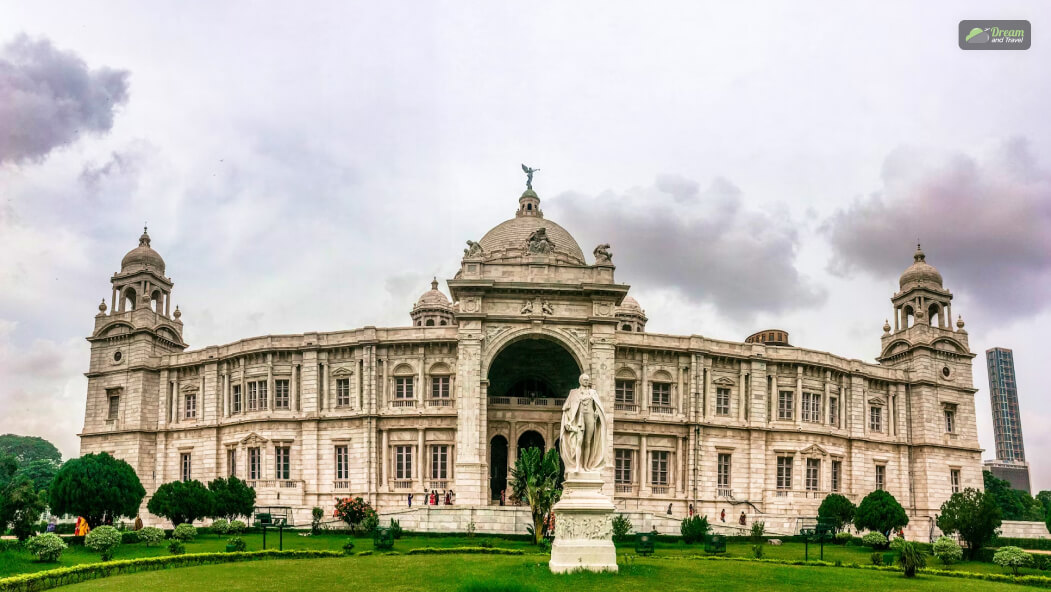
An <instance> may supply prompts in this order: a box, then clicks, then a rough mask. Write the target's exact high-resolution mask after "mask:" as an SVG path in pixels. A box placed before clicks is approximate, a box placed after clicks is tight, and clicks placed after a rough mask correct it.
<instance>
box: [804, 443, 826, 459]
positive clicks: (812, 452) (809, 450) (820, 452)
mask: <svg viewBox="0 0 1051 592" xmlns="http://www.w3.org/2000/svg"><path fill="white" fill-rule="evenodd" d="M799 454H802V455H803V456H828V451H827V450H825V449H824V448H822V447H820V446H818V445H817V444H811V445H810V446H808V447H806V448H804V449H803V450H800V451H799Z"/></svg>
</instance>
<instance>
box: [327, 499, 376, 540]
mask: <svg viewBox="0 0 1051 592" xmlns="http://www.w3.org/2000/svg"><path fill="white" fill-rule="evenodd" d="M336 517H337V518H339V519H340V520H342V521H344V522H346V523H347V524H348V525H350V527H351V528H355V527H358V528H361V529H362V530H364V531H365V532H371V531H372V530H375V527H376V525H378V524H379V515H378V514H377V513H376V510H374V509H372V505H371V504H369V503H368V502H367V501H365V500H363V499H361V498H360V497H356V498H354V499H351V498H349V497H345V498H343V499H341V500H338V501H337V502H336ZM369 526H371V527H372V528H368V527H369Z"/></svg>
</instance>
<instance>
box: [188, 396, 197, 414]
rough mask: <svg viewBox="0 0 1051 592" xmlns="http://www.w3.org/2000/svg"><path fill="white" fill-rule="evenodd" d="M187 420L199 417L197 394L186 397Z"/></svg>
mask: <svg viewBox="0 0 1051 592" xmlns="http://www.w3.org/2000/svg"><path fill="white" fill-rule="evenodd" d="M185 417H186V419H194V418H196V417H197V393H192V394H189V395H186V414H185Z"/></svg>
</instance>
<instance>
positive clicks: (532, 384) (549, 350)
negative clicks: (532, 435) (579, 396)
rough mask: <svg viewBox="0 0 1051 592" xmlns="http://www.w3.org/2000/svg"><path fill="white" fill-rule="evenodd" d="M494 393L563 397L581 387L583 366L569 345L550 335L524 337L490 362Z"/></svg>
mask: <svg viewBox="0 0 1051 592" xmlns="http://www.w3.org/2000/svg"><path fill="white" fill-rule="evenodd" d="M488 378H489V389H488V393H489V396H490V397H514V398H524V399H536V398H560V397H565V396H566V395H567V394H569V391H570V390H571V389H574V388H576V387H577V379H578V378H580V366H579V365H577V361H576V360H575V359H574V358H573V355H572V354H570V353H569V351H568V350H566V348H564V347H562V346H561V345H560V344H558V343H556V342H554V341H551V340H549V339H521V340H518V341H515V342H514V343H512V344H510V345H508V346H507V347H505V348H504V349H503V351H501V352H500V353H499V354H497V356H496V359H494V360H493V363H492V364H490V365H489V374H488Z"/></svg>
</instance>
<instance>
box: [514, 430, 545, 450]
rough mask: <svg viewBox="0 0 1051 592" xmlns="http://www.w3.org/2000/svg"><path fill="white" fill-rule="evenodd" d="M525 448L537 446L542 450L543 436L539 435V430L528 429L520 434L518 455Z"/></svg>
mask: <svg viewBox="0 0 1051 592" xmlns="http://www.w3.org/2000/svg"><path fill="white" fill-rule="evenodd" d="M526 448H539V449H540V452H541V453H543V452H544V437H543V436H541V435H540V432H536V431H533V430H529V431H526V432H522V435H521V436H519V437H518V455H519V456H521V455H522V451H523V450H525V449H526Z"/></svg>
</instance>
